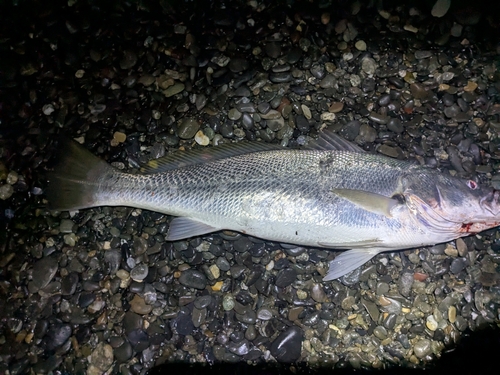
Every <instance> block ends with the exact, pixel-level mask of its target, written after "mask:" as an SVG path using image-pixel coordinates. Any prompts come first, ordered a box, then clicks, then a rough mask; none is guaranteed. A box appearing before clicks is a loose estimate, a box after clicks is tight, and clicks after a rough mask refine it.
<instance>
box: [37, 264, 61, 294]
mask: <svg viewBox="0 0 500 375" xmlns="http://www.w3.org/2000/svg"><path fill="white" fill-rule="evenodd" d="M58 267H59V264H58V263H57V260H56V259H55V258H52V257H47V258H42V259H40V260H39V261H37V262H36V263H35V264H34V266H33V272H32V280H31V282H30V286H31V287H32V288H30V290H32V292H33V293H35V292H37V291H38V290H40V289H43V288H45V287H46V286H47V285H48V284H49V282H50V281H51V280H52V278H53V277H54V276H55V274H56V272H57V269H58Z"/></svg>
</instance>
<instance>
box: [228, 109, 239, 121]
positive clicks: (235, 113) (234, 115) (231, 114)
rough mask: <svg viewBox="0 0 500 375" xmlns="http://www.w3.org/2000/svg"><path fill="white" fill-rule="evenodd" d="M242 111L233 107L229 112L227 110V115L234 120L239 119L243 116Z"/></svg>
mask: <svg viewBox="0 0 500 375" xmlns="http://www.w3.org/2000/svg"><path fill="white" fill-rule="evenodd" d="M241 115H242V114H241V112H240V111H238V110H237V109H236V108H231V109H230V110H229V111H228V112H227V117H228V118H229V119H230V120H233V121H237V120H239V119H240V118H241Z"/></svg>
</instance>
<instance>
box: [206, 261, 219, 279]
mask: <svg viewBox="0 0 500 375" xmlns="http://www.w3.org/2000/svg"><path fill="white" fill-rule="evenodd" d="M209 270H210V273H211V274H212V276H213V277H214V279H218V278H219V277H220V270H219V267H217V265H216V264H212V265H211V266H210V267H209Z"/></svg>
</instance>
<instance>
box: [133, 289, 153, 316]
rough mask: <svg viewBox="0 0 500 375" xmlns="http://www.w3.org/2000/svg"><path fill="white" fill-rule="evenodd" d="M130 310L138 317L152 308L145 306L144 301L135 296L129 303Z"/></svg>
mask: <svg viewBox="0 0 500 375" xmlns="http://www.w3.org/2000/svg"><path fill="white" fill-rule="evenodd" d="M130 310H132V311H133V312H135V313H136V314H139V315H146V314H149V313H150V312H151V310H153V306H150V305H147V304H146V302H145V301H144V299H143V298H141V297H140V296H139V295H138V294H136V295H135V296H134V298H132V301H130Z"/></svg>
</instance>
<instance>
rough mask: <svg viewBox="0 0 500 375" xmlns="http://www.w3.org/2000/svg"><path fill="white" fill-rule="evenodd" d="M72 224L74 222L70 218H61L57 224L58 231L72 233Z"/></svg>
mask: <svg viewBox="0 0 500 375" xmlns="http://www.w3.org/2000/svg"><path fill="white" fill-rule="evenodd" d="M74 225H75V223H74V222H73V221H72V220H69V219H62V220H61V223H60V224H59V232H61V233H72V232H73V226H74Z"/></svg>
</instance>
